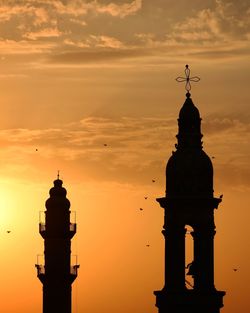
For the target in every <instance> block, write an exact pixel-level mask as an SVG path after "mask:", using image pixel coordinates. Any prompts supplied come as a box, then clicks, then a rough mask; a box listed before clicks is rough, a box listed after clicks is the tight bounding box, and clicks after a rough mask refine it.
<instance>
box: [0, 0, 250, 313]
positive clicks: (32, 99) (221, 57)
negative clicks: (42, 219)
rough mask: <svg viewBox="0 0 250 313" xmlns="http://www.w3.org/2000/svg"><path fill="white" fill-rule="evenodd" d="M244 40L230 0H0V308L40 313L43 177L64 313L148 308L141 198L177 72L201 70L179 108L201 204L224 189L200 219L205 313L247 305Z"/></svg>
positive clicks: (170, 123) (161, 162) (147, 237)
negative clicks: (58, 205) (205, 251)
mask: <svg viewBox="0 0 250 313" xmlns="http://www.w3.org/2000/svg"><path fill="white" fill-rule="evenodd" d="M249 39H250V5H249V1H244V0H239V1H226V0H204V1H197V0H190V1H184V0H179V1H173V0H154V1H151V0H134V1H133V0H113V1H112V0H96V1H94V0H61V1H60V0H46V1H45V0H29V1H23V0H18V1H13V0H12V1H11V0H0V65H1V66H0V69H1V70H0V100H1V114H0V147H1V153H0V162H1V166H0V249H1V251H0V255H1V257H0V267H1V284H0V293H1V299H2V300H1V306H2V307H1V312H4V313H24V312H25V313H34V312H41V307H42V285H41V283H40V282H39V280H38V279H37V277H36V269H35V267H34V264H35V263H36V255H37V254H41V253H42V252H43V241H42V237H41V236H40V235H39V233H38V222H39V220H38V216H39V211H41V210H44V209H45V207H44V202H45V200H46V199H47V197H48V191H49V189H50V188H51V186H52V182H53V180H54V179H55V178H56V174H57V170H58V169H60V171H61V176H62V178H63V180H64V186H65V187H66V188H67V190H68V198H69V199H70V201H71V203H72V210H73V211H76V212H77V222H78V232H77V235H76V236H75V237H74V239H73V241H72V253H73V254H78V259H79V262H80V264H81V267H80V269H79V276H78V278H77V280H76V281H75V283H74V287H73V313H81V312H85V313H97V312H100V311H101V312H103V313H115V312H117V311H119V312H120V313H128V312H136V313H145V312H148V313H156V312H157V310H156V308H155V307H154V303H155V297H154V296H153V291H154V290H158V289H160V288H162V287H163V253H164V250H163V236H162V234H161V229H162V225H163V210H162V209H161V208H160V207H159V205H158V204H157V203H156V201H155V198H157V197H161V196H164V191H165V164H166V161H167V160H168V158H169V156H170V155H171V152H172V150H174V144H175V143H176V138H175V135H176V133H177V121H176V119H177V117H178V112H179V110H180V108H181V106H182V104H183V102H184V100H185V89H184V85H183V84H178V83H177V82H176V81H175V78H176V77H177V76H182V75H184V66H185V64H187V63H188V64H189V65H190V68H191V75H195V76H200V77H201V81H200V82H199V83H197V84H193V86H192V99H193V102H194V103H195V105H196V106H197V107H198V108H199V110H200V113H201V116H202V118H203V121H202V132H203V134H204V138H203V141H204V150H205V151H206V152H207V153H208V154H209V155H210V157H212V156H213V157H214V158H213V160H212V161H213V164H214V170H215V186H214V189H215V196H219V195H220V194H223V195H224V197H223V202H222V204H221V205H220V206H219V209H218V211H216V212H215V218H216V225H217V234H216V251H215V262H216V287H217V289H219V290H226V292H227V295H226V297H225V301H224V302H225V308H224V309H223V310H222V311H221V312H223V313H234V312H240V313H248V312H250V304H249V301H248V294H249V292H248V284H249V280H250V270H249V259H250V251H249V238H250V235H249V231H248V229H249V222H248V221H249V219H250V213H249V201H250V192H249V191H250V170H249V157H250V148H249V142H250V135H249V130H250V114H249V113H250V111H249V107H248V105H249V103H250V101H249V100H250V95H249V79H250V77H249V71H250V62H249V54H250V53H249V52H250V46H249ZM104 143H107V145H108V146H107V147H104V145H103V144H104ZM36 149H37V150H38V151H36ZM152 178H153V179H155V180H156V183H152ZM144 196H148V199H147V200H145V199H144ZM140 207H142V208H143V209H144V210H143V211H140V210H139V208H140ZM7 230H11V233H9V234H8V233H7V232H6V231H7ZM147 244H150V247H146V245H147ZM188 257H190V253H189V254H188ZM235 267H237V268H238V271H237V272H234V271H233V268H235Z"/></svg>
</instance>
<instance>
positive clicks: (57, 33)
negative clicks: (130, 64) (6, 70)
mask: <svg viewBox="0 0 250 313" xmlns="http://www.w3.org/2000/svg"><path fill="white" fill-rule="evenodd" d="M0 4H2V5H1V6H0V17H1V23H2V26H3V27H1V29H0V37H1V38H2V41H3V42H5V41H6V42H7V41H13V42H16V43H20V49H19V46H18V45H16V49H15V50H12V52H11V53H12V54H14V53H15V52H16V53H17V54H21V52H20V50H21V51H22V52H23V50H24V49H22V44H26V45H27V41H30V42H31V43H32V44H34V43H35V42H37V44H40V45H41V46H42V45H44V46H45V47H46V45H47V44H49V43H53V44H54V48H53V49H51V50H50V51H48V50H47V49H46V48H45V49H41V50H40V52H41V54H42V58H41V59H40V60H42V61H37V62H44V60H48V63H49V64H50V66H51V65H52V61H54V62H55V65H56V66H58V63H60V65H61V66H63V65H64V64H65V66H69V65H70V64H72V63H77V62H79V63H84V62H85V61H84V60H85V59H86V60H87V63H90V62H91V60H93V63H94V62H95V61H96V60H104V61H105V62H106V63H107V62H108V61H109V64H110V65H111V66H112V65H113V61H117V62H119V60H120V59H124V57H126V58H130V56H132V57H133V56H135V55H136V57H137V59H138V57H141V58H142V62H145V61H147V62H148V63H149V64H152V63H154V59H153V58H152V57H154V58H158V60H159V61H158V62H160V63H164V60H165V62H166V63H169V62H170V61H173V60H174V62H176V61H178V60H180V59H183V55H185V57H188V58H189V59H209V58H212V59H213V60H220V61H221V60H222V58H225V60H228V59H235V60H238V59H239V58H240V57H241V56H247V55H248V54H249V38H250V10H249V7H248V5H247V3H246V2H245V1H243V0H242V1H238V2H237V4H236V3H235V2H233V1H224V0H214V1H213V0H209V1H208V0H207V1H204V2H202V3H198V4H197V3H196V4H195V5H194V6H191V7H192V10H187V8H190V4H187V2H185V1H182V0H181V1H179V2H178V3H177V2H176V1H173V0H169V1H161V0H155V1H153V2H152V1H150V0H144V1H142V0H121V1H112V0H110V1H108V0H107V1H105V0H99V1H97V0H96V1H94V0H85V1H82V0H81V1H80V0H71V1H60V0H53V1H52V0H46V1H45V0H38V1H34V0H29V1H23V0H20V1H18V2H13V1H3V0H2V1H0ZM180 7H181V8H182V10H180ZM35 47H36V46H35ZM105 49H107V50H105ZM46 50H47V51H46ZM104 50H105V51H104ZM118 50H119V52H118ZM37 51H38V50H37V49H36V52H37ZM6 52H7V50H6ZM108 54H109V56H108ZM91 55H92V56H91ZM145 57H147V58H145ZM138 61H139V59H138ZM23 62H27V61H26V60H23ZM43 64H44V63H43ZM44 65H45V64H44Z"/></svg>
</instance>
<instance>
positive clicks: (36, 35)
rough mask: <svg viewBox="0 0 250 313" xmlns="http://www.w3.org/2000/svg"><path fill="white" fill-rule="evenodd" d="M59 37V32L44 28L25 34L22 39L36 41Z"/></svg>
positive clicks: (55, 29)
mask: <svg viewBox="0 0 250 313" xmlns="http://www.w3.org/2000/svg"><path fill="white" fill-rule="evenodd" d="M61 35H62V32H60V31H59V30H58V29H57V28H44V29H42V30H40V31H37V32H29V33H25V34H24V35H23V37H24V38H27V39H31V40H37V39H41V38H53V37H59V36H61Z"/></svg>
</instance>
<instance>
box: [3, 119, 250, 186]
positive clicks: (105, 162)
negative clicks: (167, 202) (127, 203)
mask: <svg viewBox="0 0 250 313" xmlns="http://www.w3.org/2000/svg"><path fill="white" fill-rule="evenodd" d="M202 126H203V127H202V131H203V134H204V150H205V151H206V152H207V153H208V154H209V155H210V157H213V159H212V161H213V163H214V167H215V172H216V184H217V186H219V188H221V187H223V186H229V187H230V188H241V187H242V188H243V187H244V188H248V186H249V170H248V167H249V157H250V149H249V145H248V142H249V141H250V135H249V133H250V132H249V130H250V122H249V121H245V122H243V121H242V120H239V119H236V118H234V119H233V118H225V117H224V118H222V117H220V116H217V117H216V118H214V117H211V118H209V117H207V118H204V122H203V123H202ZM176 133H177V122H176V118H175V117H168V118H161V117H158V118H156V117H155V118H128V117H123V118H112V119H111V118H101V117H89V118H83V119H82V120H80V121H78V122H74V123H70V124H67V125H65V126H64V127H63V128H51V129H35V130H31V129H9V130H8V129H7V130H1V131H0V146H1V151H2V154H1V162H2V164H3V166H2V169H1V173H2V174H6V173H8V175H10V173H12V170H11V168H14V169H15V171H17V169H18V171H21V173H20V175H29V172H27V173H23V171H24V172H25V171H26V168H28V167H30V171H32V172H36V171H41V170H43V168H44V169H45V168H46V171H48V170H51V171H53V170H55V168H54V167H55V166H56V169H57V168H58V167H60V168H62V169H63V168H70V169H71V170H72V173H77V175H78V176H81V175H84V179H85V180H86V181H87V180H91V181H95V180H96V181H116V182H119V183H137V184H138V183H139V184H150V182H151V179H152V178H156V180H157V183H160V184H164V179H165V174H164V172H165V166H166V162H167V160H168V158H169V157H170V155H171V153H172V150H175V148H174V144H175V143H176V138H175V135H176ZM22 165H23V167H22ZM14 174H15V175H16V173H14Z"/></svg>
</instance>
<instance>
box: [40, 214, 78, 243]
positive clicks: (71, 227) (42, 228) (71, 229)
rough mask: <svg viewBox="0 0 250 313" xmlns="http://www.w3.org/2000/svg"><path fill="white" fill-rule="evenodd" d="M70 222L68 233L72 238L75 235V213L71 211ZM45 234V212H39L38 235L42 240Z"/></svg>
mask: <svg viewBox="0 0 250 313" xmlns="http://www.w3.org/2000/svg"><path fill="white" fill-rule="evenodd" d="M70 213H71V221H70V224H69V233H70V238H72V237H73V236H74V234H75V233H76V225H77V224H76V212H75V211H71V212H70ZM45 232H46V223H45V212H44V211H40V212H39V233H40V234H41V235H42V237H43V238H44V236H45Z"/></svg>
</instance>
